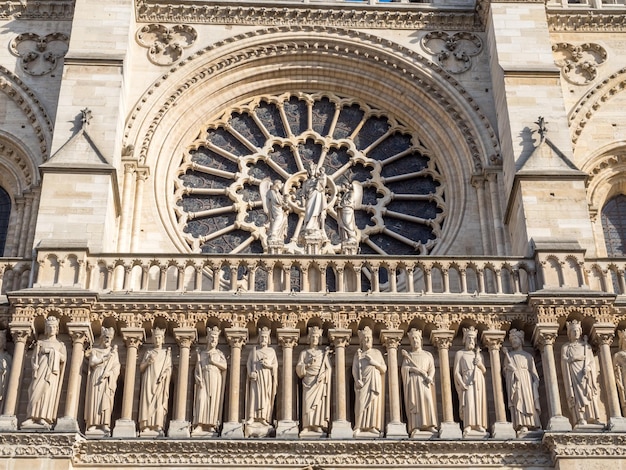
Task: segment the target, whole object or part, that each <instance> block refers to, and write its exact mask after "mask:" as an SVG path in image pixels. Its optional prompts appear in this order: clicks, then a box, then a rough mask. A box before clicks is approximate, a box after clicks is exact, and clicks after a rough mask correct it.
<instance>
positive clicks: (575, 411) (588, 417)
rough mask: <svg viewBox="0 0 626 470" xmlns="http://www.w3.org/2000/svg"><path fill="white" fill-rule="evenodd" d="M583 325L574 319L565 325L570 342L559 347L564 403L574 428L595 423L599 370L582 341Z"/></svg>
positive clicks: (585, 343) (583, 340)
mask: <svg viewBox="0 0 626 470" xmlns="http://www.w3.org/2000/svg"><path fill="white" fill-rule="evenodd" d="M581 335H582V325H581V324H580V322H579V321H577V320H572V321H568V322H567V337H568V339H569V342H567V343H565V344H564V345H563V347H562V348H561V371H562V373H563V387H564V388H565V396H566V397H567V404H568V406H569V410H570V413H571V415H572V418H573V420H574V424H575V425H579V426H584V425H585V424H587V423H598V422H599V419H600V412H599V410H598V401H597V400H598V396H599V394H600V389H599V387H598V382H597V380H598V369H597V367H596V361H595V358H594V356H593V350H592V349H591V346H589V344H587V341H586V338H585V339H581Z"/></svg>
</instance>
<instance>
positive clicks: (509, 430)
mask: <svg viewBox="0 0 626 470" xmlns="http://www.w3.org/2000/svg"><path fill="white" fill-rule="evenodd" d="M491 436H492V437H493V438H494V439H500V440H503V441H506V440H508V439H515V438H516V437H517V433H516V432H515V429H513V425H512V424H511V423H508V422H506V421H505V422H503V423H493V426H492V427H491Z"/></svg>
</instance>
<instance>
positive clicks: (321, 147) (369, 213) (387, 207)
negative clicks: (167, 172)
mask: <svg viewBox="0 0 626 470" xmlns="http://www.w3.org/2000/svg"><path fill="white" fill-rule="evenodd" d="M175 200H176V205H175V209H174V210H175V213H176V219H177V222H178V226H179V229H180V232H181V234H182V236H183V238H184V240H185V241H186V243H187V244H188V245H189V247H190V248H191V249H192V250H193V251H196V252H202V253H321V254H330V253H350V254H355V253H362V254H383V255H384V254H389V255H410V254H427V253H429V252H430V250H432V248H433V247H434V246H435V244H436V243H437V241H438V240H439V237H440V234H441V230H442V224H443V222H444V217H445V213H446V210H445V197H444V185H443V178H442V175H441V174H440V172H439V170H438V168H437V165H436V158H435V156H434V155H433V154H432V152H431V151H430V150H428V149H426V148H425V146H424V145H423V143H422V142H421V141H420V139H419V137H418V136H417V134H416V133H415V132H414V131H412V130H411V129H408V128H407V127H406V126H405V125H403V124H402V123H401V122H400V121H399V120H397V119H396V118H394V117H393V116H391V115H390V114H389V113H384V112H382V111H381V110H379V109H376V108H373V107H371V106H368V105H367V104H364V103H360V102H357V101H355V100H351V99H346V98H341V97H338V96H335V95H332V94H327V93H318V94H305V93H288V94H284V95H280V96H271V97H270V96H262V97H257V98H254V99H251V100H248V101H246V102H244V103H241V104H240V105H238V106H236V107H234V108H233V109H232V110H230V111H228V112H227V113H225V114H224V115H223V116H222V117H221V118H220V119H218V120H216V121H214V122H211V123H210V124H208V125H206V127H204V128H203V129H202V130H201V131H200V133H199V135H198V137H197V138H196V140H195V141H194V142H193V143H192V144H191V145H190V146H189V147H188V149H187V150H186V152H185V154H184V156H183V157H182V160H181V163H180V166H179V168H178V171H177V174H176V180H175Z"/></svg>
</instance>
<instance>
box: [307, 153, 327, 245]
mask: <svg viewBox="0 0 626 470" xmlns="http://www.w3.org/2000/svg"><path fill="white" fill-rule="evenodd" d="M327 178H328V177H327V176H326V171H325V169H324V168H323V167H322V168H317V166H316V165H311V168H310V169H309V171H308V175H307V179H306V181H305V182H304V189H305V195H306V196H305V197H306V201H305V213H304V223H303V227H304V231H305V232H307V233H319V232H322V233H325V232H324V222H325V220H326V209H327V207H326V206H327V203H328V201H327V200H326V179H327Z"/></svg>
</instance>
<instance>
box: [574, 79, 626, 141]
mask: <svg viewBox="0 0 626 470" xmlns="http://www.w3.org/2000/svg"><path fill="white" fill-rule="evenodd" d="M624 88H626V68H622V69H620V70H618V71H617V72H615V73H612V74H611V75H609V76H608V77H606V78H605V79H603V80H602V81H600V82H599V83H598V84H596V85H595V86H594V87H593V88H592V89H591V90H589V91H588V92H587V93H585V95H584V96H583V97H582V98H581V99H580V100H579V101H578V103H577V104H576V105H575V106H574V108H573V109H572V110H571V111H570V112H569V125H570V132H571V135H572V142H574V143H576V142H577V141H578V139H579V138H580V135H581V134H582V132H583V130H584V128H585V126H586V125H587V123H588V122H589V121H591V119H592V118H593V116H594V114H595V113H597V112H598V110H599V109H600V108H601V107H602V106H603V105H604V104H605V103H606V102H607V101H609V100H610V99H611V98H612V97H613V96H615V95H616V94H618V93H622V92H623V91H624Z"/></svg>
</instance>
